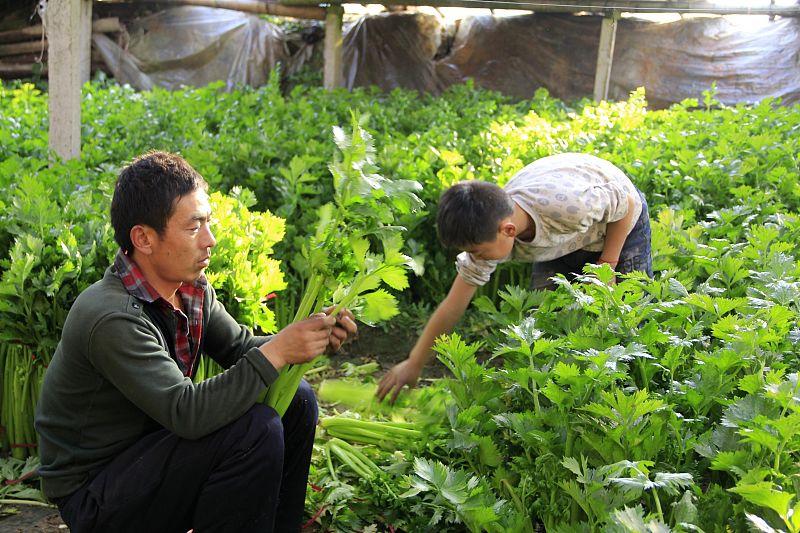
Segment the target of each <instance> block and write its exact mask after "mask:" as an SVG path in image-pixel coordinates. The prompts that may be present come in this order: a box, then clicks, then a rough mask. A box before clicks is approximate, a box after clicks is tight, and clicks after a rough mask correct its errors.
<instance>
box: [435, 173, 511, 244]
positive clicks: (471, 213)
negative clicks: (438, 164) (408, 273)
mask: <svg viewBox="0 0 800 533" xmlns="http://www.w3.org/2000/svg"><path fill="white" fill-rule="evenodd" d="M513 213H514V204H513V203H512V201H511V198H509V197H508V194H506V192H505V191H504V190H503V189H501V188H500V187H498V186H497V185H495V184H494V183H489V182H486V181H462V182H460V183H456V184H455V185H453V186H452V187H450V188H449V189H447V190H446V191H445V192H444V194H442V197H441V199H440V200H439V213H438V214H437V217H436V225H437V226H438V230H439V240H441V241H442V244H443V245H444V246H445V247H447V248H457V249H459V250H463V249H465V248H468V247H469V246H472V245H475V244H481V243H484V242H490V241H493V240H494V239H495V237H496V236H497V227H498V224H499V223H500V221H501V220H503V219H504V218H506V217H509V216H511V215H512V214H513Z"/></svg>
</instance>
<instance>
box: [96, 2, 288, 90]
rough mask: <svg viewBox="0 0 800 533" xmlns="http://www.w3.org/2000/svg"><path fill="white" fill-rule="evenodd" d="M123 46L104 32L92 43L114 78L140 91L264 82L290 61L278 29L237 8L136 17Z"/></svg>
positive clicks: (186, 9) (181, 9)
mask: <svg viewBox="0 0 800 533" xmlns="http://www.w3.org/2000/svg"><path fill="white" fill-rule="evenodd" d="M128 33H129V34H130V41H129V44H128V46H127V47H126V48H125V49H123V48H121V47H120V46H118V45H117V44H116V43H115V42H114V41H112V40H111V39H109V38H108V37H105V36H103V35H95V36H93V43H94V45H95V48H96V50H97V51H98V52H99V53H100V55H101V56H102V57H103V60H104V61H105V63H106V65H107V67H108V68H109V70H110V71H111V73H112V74H113V75H114V77H115V78H116V79H117V80H119V81H120V82H121V83H129V84H131V85H132V86H133V87H136V88H138V89H150V88H152V87H154V86H160V87H166V88H169V89H175V88H178V87H180V86H182V85H191V86H198V87H199V86H204V85H207V84H208V83H210V82H212V81H217V80H224V81H226V83H227V86H228V87H229V88H230V87H233V86H235V85H237V84H248V85H253V86H258V85H263V84H264V83H265V82H266V81H267V79H268V77H269V71H270V70H271V69H272V68H273V67H275V65H276V64H277V63H278V62H279V61H285V60H286V59H287V53H286V49H285V43H284V36H283V32H282V31H281V29H280V28H278V27H276V26H274V25H272V24H270V23H268V22H266V21H264V20H261V19H260V18H258V17H257V16H254V15H247V14H244V13H239V12H237V11H230V10H226V9H213V8H207V7H177V8H173V9H168V10H166V11H162V12H159V13H156V14H154V15H150V16H148V17H144V18H141V19H137V20H135V21H134V22H133V23H132V24H130V25H129V26H128Z"/></svg>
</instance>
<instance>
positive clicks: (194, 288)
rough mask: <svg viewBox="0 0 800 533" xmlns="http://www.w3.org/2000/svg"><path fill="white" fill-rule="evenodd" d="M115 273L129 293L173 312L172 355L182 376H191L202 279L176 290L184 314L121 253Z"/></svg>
mask: <svg viewBox="0 0 800 533" xmlns="http://www.w3.org/2000/svg"><path fill="white" fill-rule="evenodd" d="M114 271H115V274H116V275H117V277H119V279H120V280H121V281H122V284H123V285H124V286H125V289H126V290H127V291H128V293H129V294H130V295H131V296H133V297H135V298H138V299H139V300H142V301H144V302H147V303H154V304H156V305H158V306H159V307H160V308H162V309H163V310H164V311H166V312H170V313H173V314H174V315H175V318H176V319H177V328H176V330H175V353H174V354H172V355H173V357H174V358H175V362H176V363H178V367H180V369H181V372H183V375H184V376H189V377H191V376H192V374H193V371H194V369H195V366H196V364H195V363H196V362H197V358H198V355H199V352H200V339H201V337H202V334H203V300H204V299H205V287H206V284H207V281H206V278H205V276H201V277H200V278H199V279H198V280H197V281H195V282H194V283H193V284H188V283H184V284H183V285H181V286H180V287H179V288H178V295H179V297H180V299H181V303H183V308H184V310H186V314H184V313H183V312H182V311H181V310H180V309H175V308H174V307H173V306H172V304H171V303H169V302H168V301H167V300H166V299H165V298H164V297H162V296H161V295H160V294H159V293H158V291H156V290H155V289H154V288H153V286H152V285H150V283H149V282H148V281H147V279H146V278H145V277H144V275H143V274H142V271H141V270H140V269H139V267H138V266H137V265H136V263H135V262H134V261H133V259H131V258H130V257H128V256H127V255H126V254H125V253H123V252H122V250H120V251H119V252H117V257H116V258H115V259H114Z"/></svg>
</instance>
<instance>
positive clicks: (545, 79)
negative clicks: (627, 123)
mask: <svg viewBox="0 0 800 533" xmlns="http://www.w3.org/2000/svg"><path fill="white" fill-rule="evenodd" d="M600 23H601V17H597V16H574V15H568V14H533V15H523V16H519V17H509V18H494V17H492V16H482V17H470V18H467V19H464V20H462V21H461V24H460V26H459V28H458V31H457V32H456V36H455V40H454V43H453V48H452V51H451V53H450V55H449V56H448V57H446V58H444V59H443V60H442V61H441V62H440V63H439V64H438V65H437V74H438V75H439V77H440V78H441V80H442V81H443V83H444V84H447V85H449V84H452V83H459V82H462V81H464V80H465V79H467V78H472V79H474V80H475V83H476V85H479V86H481V87H485V88H489V89H494V90H497V91H500V92H503V93H505V94H508V95H511V96H515V97H518V98H526V97H530V96H531V95H532V94H533V93H534V91H535V90H536V88H538V87H546V88H547V89H548V90H549V91H550V93H551V94H553V95H554V96H558V97H559V98H564V99H574V98H579V97H582V96H591V95H592V91H593V87H594V74H595V69H596V64H597V51H598V42H599V40H600V25H601V24H600ZM712 82H716V84H717V91H718V93H717V98H718V99H719V100H720V101H722V102H725V103H736V102H754V101H758V100H761V99H763V98H766V97H773V96H775V97H782V98H783V101H784V102H785V103H791V102H795V101H798V100H800V20H798V19H776V20H773V21H770V20H769V19H768V18H767V17H744V16H742V17H725V18H719V17H717V18H693V19H686V20H681V21H677V22H672V23H668V24H656V23H652V22H646V21H641V20H635V19H622V20H620V21H619V25H618V28H617V39H616V47H615V53H614V61H613V66H612V70H611V83H610V89H609V97H610V98H612V99H622V98H626V97H627V95H628V94H629V93H630V91H632V90H634V89H635V88H637V87H641V86H644V87H645V90H646V94H647V99H648V102H649V103H650V105H651V106H653V107H665V106H667V105H669V104H671V103H673V102H679V101H681V100H683V99H684V98H699V97H701V95H702V92H703V91H705V90H708V89H709V88H710V87H711V84H712Z"/></svg>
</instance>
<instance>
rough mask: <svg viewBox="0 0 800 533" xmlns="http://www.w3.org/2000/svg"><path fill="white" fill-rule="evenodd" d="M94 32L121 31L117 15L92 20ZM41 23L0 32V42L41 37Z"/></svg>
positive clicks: (14, 41)
mask: <svg viewBox="0 0 800 533" xmlns="http://www.w3.org/2000/svg"><path fill="white" fill-rule="evenodd" d="M92 31H93V32H94V33H116V32H120V31H122V25H121V24H120V23H119V19H118V18H117V17H108V18H102V19H97V20H95V21H93V22H92ZM41 37H42V25H41V24H37V25H36V26H27V27H25V28H20V29H18V30H8V31H2V32H0V43H18V42H20V41H29V40H31V39H41Z"/></svg>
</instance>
